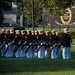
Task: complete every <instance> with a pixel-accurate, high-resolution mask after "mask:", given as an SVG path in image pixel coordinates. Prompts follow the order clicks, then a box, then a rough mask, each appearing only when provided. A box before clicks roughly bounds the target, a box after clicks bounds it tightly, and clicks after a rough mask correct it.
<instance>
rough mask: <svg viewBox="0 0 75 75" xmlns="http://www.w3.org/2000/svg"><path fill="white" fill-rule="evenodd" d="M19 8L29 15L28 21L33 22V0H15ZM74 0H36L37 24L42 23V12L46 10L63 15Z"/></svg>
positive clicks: (35, 17) (22, 12)
mask: <svg viewBox="0 0 75 75" xmlns="http://www.w3.org/2000/svg"><path fill="white" fill-rule="evenodd" d="M15 1H16V4H17V6H18V10H19V11H20V12H21V14H24V15H25V16H26V17H27V23H30V24H31V19H32V4H31V2H32V0H15ZM71 2H72V0H34V19H35V24H41V23H42V14H43V11H44V10H46V11H47V12H48V13H49V14H51V15H57V16H58V15H62V14H63V13H64V10H65V9H66V8H67V7H70V6H71Z"/></svg>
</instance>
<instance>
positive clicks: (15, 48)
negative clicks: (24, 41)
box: [13, 41, 21, 53]
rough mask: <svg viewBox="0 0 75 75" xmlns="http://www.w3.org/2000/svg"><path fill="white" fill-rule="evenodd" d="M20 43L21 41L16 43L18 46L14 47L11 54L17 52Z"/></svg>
mask: <svg viewBox="0 0 75 75" xmlns="http://www.w3.org/2000/svg"><path fill="white" fill-rule="evenodd" d="M20 43H21V41H19V42H18V45H17V46H15V47H14V50H13V52H15V53H16V52H17V49H18V48H19V45H20Z"/></svg>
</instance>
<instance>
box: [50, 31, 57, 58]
mask: <svg viewBox="0 0 75 75" xmlns="http://www.w3.org/2000/svg"><path fill="white" fill-rule="evenodd" d="M51 32H52V35H51V46H52V47H53V46H54V45H55V47H54V48H53V50H52V51H51V59H56V58H57V54H56V53H57V46H56V44H57V41H58V38H57V36H56V31H55V30H52V31H51Z"/></svg>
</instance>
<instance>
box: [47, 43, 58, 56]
mask: <svg viewBox="0 0 75 75" xmlns="http://www.w3.org/2000/svg"><path fill="white" fill-rule="evenodd" d="M56 45H57V43H55V44H54V45H53V47H51V49H50V50H49V51H48V52H47V55H49V54H51V51H52V50H53V49H54V48H55V47H56Z"/></svg>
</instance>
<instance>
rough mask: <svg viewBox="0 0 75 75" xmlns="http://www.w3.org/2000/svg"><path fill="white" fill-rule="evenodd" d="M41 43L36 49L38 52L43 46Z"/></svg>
mask: <svg viewBox="0 0 75 75" xmlns="http://www.w3.org/2000/svg"><path fill="white" fill-rule="evenodd" d="M41 46H42V45H41V44H40V45H39V47H38V48H37V49H36V50H35V52H38V51H39V49H40V48H41Z"/></svg>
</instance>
